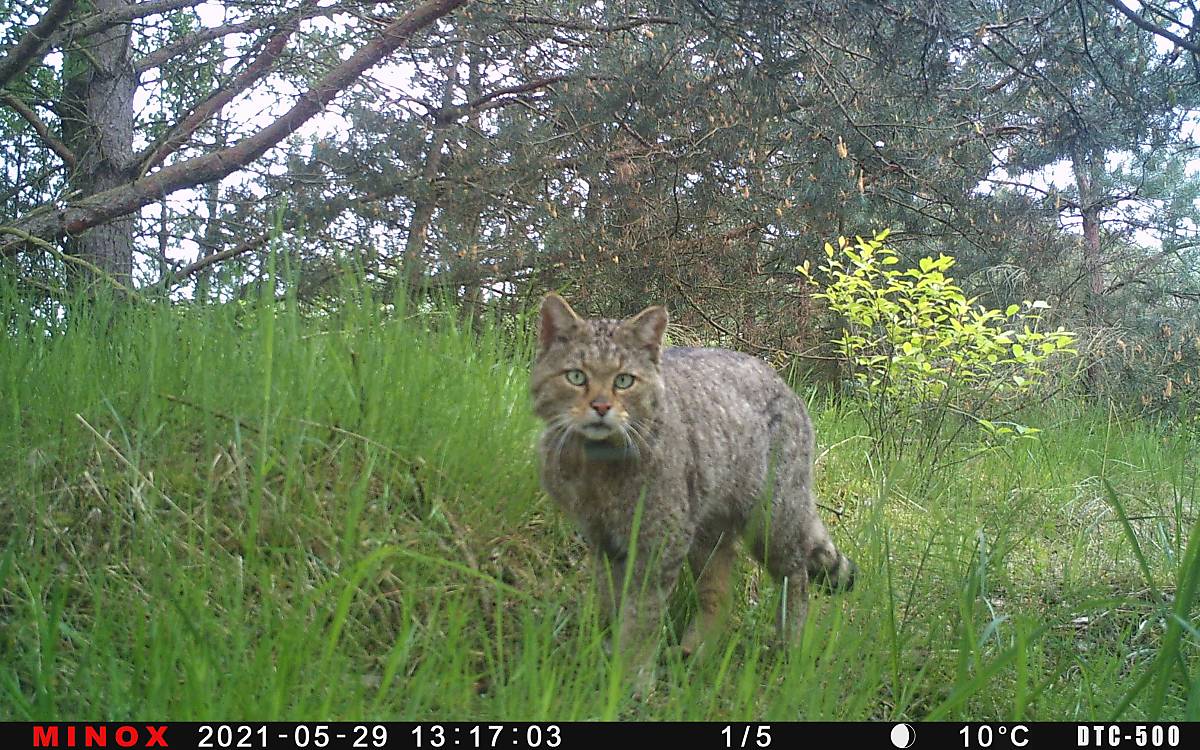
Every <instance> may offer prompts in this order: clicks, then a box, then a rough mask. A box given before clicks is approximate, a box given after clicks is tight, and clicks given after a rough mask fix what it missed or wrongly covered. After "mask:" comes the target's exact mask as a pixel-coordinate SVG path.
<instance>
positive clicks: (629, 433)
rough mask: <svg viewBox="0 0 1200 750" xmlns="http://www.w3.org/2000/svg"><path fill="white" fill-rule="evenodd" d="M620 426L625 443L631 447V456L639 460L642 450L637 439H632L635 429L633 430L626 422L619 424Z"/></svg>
mask: <svg viewBox="0 0 1200 750" xmlns="http://www.w3.org/2000/svg"><path fill="white" fill-rule="evenodd" d="M620 428H621V436H622V437H623V438H625V445H626V446H628V447H630V448H633V457H634V458H635V459H636V460H638V461H641V460H642V450H641V448H638V445H637V441H636V440H635V439H634V437H635V436H636V435H637V433H636V431H634V430H633V428H632V426H631V425H630V423H628V422H625V423H623V424H621V425H620Z"/></svg>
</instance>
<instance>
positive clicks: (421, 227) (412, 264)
mask: <svg viewBox="0 0 1200 750" xmlns="http://www.w3.org/2000/svg"><path fill="white" fill-rule="evenodd" d="M461 53H462V47H461V45H460V47H459V51H458V52H457V53H455V55H454V57H453V58H452V59H451V60H450V62H449V63H448V64H447V65H446V76H445V78H446V88H445V89H444V90H443V91H442V105H441V110H439V112H441V111H445V110H448V109H450V106H451V105H452V104H454V87H455V86H457V85H458V65H459V62H460V61H461V58H462V54H461ZM450 126H451V124H450V123H449V122H443V121H442V120H441V118H438V120H437V122H436V124H435V125H434V131H433V137H432V138H431V139H430V141H429V149H428V151H426V152H425V166H424V168H423V169H422V170H421V182H420V185H419V186H418V188H417V194H416V200H414V201H413V217H412V221H411V222H409V225H408V237H407V238H406V239H405V240H404V259H403V265H402V268H403V276H404V283H405V285H406V286H407V289H408V291H409V293H412V292H413V291H415V290H417V289H419V288H420V286H421V278H422V277H423V276H424V275H425V263H424V261H423V259H422V257H421V256H422V255H423V254H424V251H425V243H426V241H427V240H428V239H429V225H430V223H432V221H433V212H434V211H436V210H437V189H436V188H435V187H434V184H433V182H434V180H436V179H437V178H438V176H439V175H440V174H441V172H442V149H443V148H445V146H446V139H447V138H448V137H449V134H448V132H447V131H448V130H449V128H450Z"/></svg>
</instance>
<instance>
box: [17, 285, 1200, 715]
mask: <svg viewBox="0 0 1200 750" xmlns="http://www.w3.org/2000/svg"><path fill="white" fill-rule="evenodd" d="M367 309H369V308H367V307H348V308H346V309H344V310H342V311H340V312H338V313H336V314H334V315H331V316H329V317H328V318H326V319H324V320H322V321H319V322H312V321H303V320H301V319H300V318H299V316H297V315H296V314H294V313H293V312H292V311H289V310H287V309H283V310H279V311H277V312H276V311H269V312H268V311H259V310H255V309H253V308H242V309H241V310H233V309H227V310H216V311H205V312H204V313H202V314H201V313H194V312H184V311H181V310H156V309H145V310H138V311H134V312H132V313H126V314H125V315H123V316H121V317H118V318H111V319H105V320H98V321H90V322H84V323H81V324H80V325H77V326H76V327H75V328H73V329H72V330H71V331H70V332H69V333H67V334H65V335H59V336H56V337H54V338H53V339H51V338H46V337H44V336H43V335H42V334H41V332H40V331H39V330H38V327H37V326H36V325H35V324H28V325H27V324H26V322H22V323H19V324H18V325H21V326H24V327H25V329H26V331H27V333H28V335H25V336H21V337H10V338H6V339H0V477H3V478H4V481H3V482H2V483H0V535H2V536H0V719H34V718H42V719H45V718H51V717H55V718H60V719H61V718H67V717H70V718H78V719H116V718H121V717H130V716H142V717H167V718H174V719H202V718H209V719H216V718H224V719H229V718H248V719H266V718H275V719H313V718H318V717H320V718H346V719H351V718H359V717H373V718H395V719H435V718H436V719H493V718H506V719H544V720H545V719H552V720H568V719H593V718H602V719H611V718H663V719H667V718H670V719H723V720H724V719H731V720H732V719H740V720H753V719H768V720H774V721H779V720H787V719H801V718H803V719H866V718H877V719H899V718H911V719H921V718H928V717H934V718H974V719H1016V718H1021V719H1044V720H1048V719H1092V718H1109V717H1111V716H1113V715H1115V714H1116V713H1117V712H1118V711H1123V713H1122V716H1123V717H1124V718H1129V719H1132V718H1138V717H1143V716H1152V715H1154V714H1155V713H1156V712H1157V711H1160V710H1161V712H1162V716H1163V717H1164V718H1176V719H1178V718H1184V717H1188V718H1192V719H1196V718H1200V683H1197V679H1198V677H1200V658H1198V656H1197V653H1198V649H1197V641H1198V640H1200V639H1198V634H1197V633H1196V631H1195V627H1196V621H1197V615H1198V608H1197V606H1196V605H1195V602H1194V600H1193V601H1190V602H1187V603H1181V604H1178V605H1173V604H1172V602H1173V601H1174V598H1175V594H1176V592H1177V590H1178V589H1179V588H1180V587H1181V579H1180V576H1181V575H1182V574H1183V572H1186V571H1190V573H1188V575H1191V576H1192V579H1193V580H1195V578H1196V577H1197V576H1198V572H1197V567H1198V565H1200V555H1197V554H1196V551H1195V545H1196V542H1195V541H1193V550H1192V552H1191V556H1190V558H1187V556H1186V555H1185V548H1186V546H1187V542H1188V538H1189V535H1190V529H1189V527H1192V526H1194V524H1195V522H1196V521H1195V519H1196V515H1197V506H1196V499H1197V497H1198V493H1197V489H1196V482H1197V458H1196V452H1195V448H1196V446H1195V445H1194V444H1189V443H1188V442H1187V441H1186V440H1185V439H1183V438H1181V437H1178V436H1175V435H1170V434H1160V433H1158V432H1155V431H1154V430H1153V429H1152V428H1150V427H1148V426H1144V425H1133V424H1126V423H1119V422H1116V421H1113V420H1110V419H1108V418H1107V417H1106V415H1104V414H1097V413H1092V412H1088V411H1078V412H1075V411H1071V410H1069V409H1067V408H1065V407H1063V408H1060V409H1059V410H1058V411H1056V412H1054V413H1049V414H1043V415H1041V423H1040V424H1039V426H1041V427H1043V428H1044V430H1045V432H1044V433H1043V434H1042V439H1041V441H1040V442H1038V443H1028V444H1025V445H1023V446H1021V447H1020V448H1019V449H1016V450H1012V451H1008V452H1006V453H1003V454H1000V453H997V454H992V455H989V456H987V457H985V458H981V459H978V460H975V461H973V462H970V463H965V464H962V465H960V466H959V467H958V473H957V474H956V475H951V476H948V477H947V478H946V481H944V482H942V483H941V484H940V485H939V486H938V487H937V488H935V489H933V490H926V491H923V492H920V493H917V492H913V491H911V490H909V489H906V488H907V487H911V486H913V484H912V483H911V482H909V481H908V480H907V479H906V476H905V472H904V471H903V470H902V468H901V467H888V466H873V465H871V464H870V463H869V462H868V461H867V460H866V459H865V458H864V452H863V443H862V440H861V439H857V438H855V437H854V436H855V435H856V434H858V432H859V428H858V426H857V423H856V420H855V419H854V418H853V417H852V416H850V415H849V414H848V413H840V412H839V411H838V410H836V409H833V408H827V409H824V410H818V411H819V413H818V414H817V415H816V417H817V427H818V440H819V443H820V444H821V447H822V448H825V447H829V446H833V447H832V448H831V449H830V450H829V452H828V453H827V454H826V455H825V456H824V457H823V459H822V461H821V465H820V468H819V472H818V487H819V491H820V492H821V495H822V502H823V503H824V504H825V505H827V506H831V507H835V508H841V509H844V512H843V514H842V515H841V517H840V518H837V519H835V518H834V517H833V516H832V514H827V515H828V516H829V517H830V520H831V521H836V523H834V534H835V536H836V537H837V539H838V540H839V542H840V543H841V544H842V545H843V546H844V547H845V548H846V549H848V550H849V551H850V552H851V554H852V555H853V556H855V557H856V558H857V560H858V562H859V564H860V565H861V567H862V569H863V575H862V576H861V579H860V580H861V585H860V586H859V588H858V589H857V590H856V591H855V592H853V593H852V594H850V595H847V596H841V597H836V598H829V597H818V598H816V599H815V603H814V606H813V608H812V614H811V616H810V628H809V632H808V633H807V641H806V644H805V646H804V647H803V648H802V649H800V650H799V651H797V652H794V653H792V654H790V655H789V656H787V657H786V658H785V656H784V655H783V654H781V653H780V652H779V651H778V650H777V649H774V648H772V647H771V643H770V638H769V635H770V633H771V628H770V623H771V617H770V611H771V606H772V605H773V602H774V599H773V597H775V596H776V594H777V590H776V588H775V587H774V586H773V585H771V584H770V582H769V581H766V580H763V579H760V577H759V575H758V573H757V571H756V570H754V569H753V566H752V565H750V564H747V563H745V562H743V563H742V564H741V565H740V567H739V575H740V581H741V584H742V586H741V590H740V592H739V594H738V598H739V600H740V601H742V602H744V603H745V604H744V606H742V607H740V609H739V611H738V613H737V615H736V617H735V619H734V623H733V627H732V628H731V631H730V633H729V635H728V636H727V637H726V638H724V639H723V640H722V641H720V642H719V643H718V644H717V647H716V648H715V649H713V650H712V652H711V653H709V654H708V655H707V658H705V659H703V660H694V661H692V662H685V661H682V660H681V659H680V658H679V656H678V650H677V649H670V650H668V651H667V652H666V653H665V654H664V656H663V657H662V660H661V663H662V676H661V679H660V684H659V689H658V691H657V692H656V694H654V695H653V696H652V697H651V698H649V699H648V700H646V701H644V702H638V701H636V700H634V699H632V698H631V697H630V696H629V695H628V694H627V693H626V691H625V690H624V689H623V688H622V682H621V680H620V675H619V674H618V673H617V671H616V670H614V669H611V668H610V665H609V662H608V657H607V656H606V652H605V650H604V646H603V636H602V634H601V633H599V631H598V628H597V627H596V617H595V610H594V601H593V599H592V598H591V597H590V596H588V595H587V594H586V592H587V591H588V575H587V573H588V571H587V564H586V556H585V555H584V550H583V549H582V547H581V546H580V544H579V542H578V541H577V540H576V539H575V537H574V536H573V534H572V532H571V530H570V528H569V527H568V525H567V524H566V522H565V521H564V520H563V519H562V518H561V517H560V515H559V514H558V513H556V512H555V509H554V508H553V507H552V506H551V505H550V503H549V502H548V501H547V500H546V498H545V497H544V496H543V495H541V494H540V492H539V491H538V488H537V482H536V478H535V467H534V464H533V451H532V444H533V440H534V436H535V435H536V431H537V425H536V424H535V422H534V420H533V419H532V418H531V417H530V416H529V415H528V407H527V397H526V394H525V389H526V379H525V378H526V364H525V363H526V362H527V359H528V352H527V350H526V349H525V348H524V345H515V344H513V343H512V339H513V338H514V337H512V336H509V337H507V338H506V337H505V336H504V335H502V334H501V333H499V332H497V331H495V330H492V331H488V332H485V333H484V334H482V335H481V336H478V337H472V336H470V335H468V334H464V333H463V332H461V331H460V330H459V329H458V328H457V327H456V326H455V325H454V324H453V321H452V320H451V319H450V318H448V317H446V316H439V315H431V316H423V317H420V318H419V319H414V318H410V319H408V320H403V319H400V318H402V316H392V317H391V318H384V317H383V316H381V315H379V314H375V313H368V312H365V310H367ZM1106 481H1107V482H1108V483H1109V484H1111V487H1112V488H1113V492H1114V495H1115V497H1116V498H1117V499H1118V500H1119V501H1120V503H1121V507H1122V508H1123V511H1124V512H1125V513H1126V514H1127V515H1128V516H1129V517H1130V518H1132V519H1133V520H1131V521H1130V522H1129V530H1130V531H1132V532H1133V534H1134V537H1135V538H1136V539H1137V542H1138V546H1137V549H1136V550H1135V547H1134V546H1133V545H1132V544H1131V543H1130V537H1129V536H1128V533H1127V530H1126V527H1125V525H1124V524H1123V523H1122V522H1121V520H1120V517H1119V514H1118V513H1117V512H1116V509H1115V506H1114V504H1113V503H1112V501H1111V499H1110V497H1109V495H1108V489H1107V487H1106V485H1105V482H1106ZM1139 554H1140V555H1141V557H1142V560H1143V562H1144V564H1142V563H1140V562H1139V560H1138V557H1139ZM1185 558H1186V559H1185ZM1147 574H1148V575H1149V580H1147ZM1160 602H1163V603H1160ZM1172 606H1175V607H1176V609H1177V610H1178V611H1179V612H1180V613H1182V615H1183V617H1182V618H1180V617H1173V616H1171V615H1169V614H1168V610H1169V608H1170V607H1172ZM686 608H687V602H686V598H681V601H680V602H679V604H678V606H677V607H676V618H675V622H674V623H673V624H674V625H675V626H676V628H678V625H679V621H680V615H681V613H682V612H683V611H684V610H686ZM1164 643H1166V644H1167V649H1166V650H1165V652H1164V649H1163V644H1164ZM1185 670H1186V673H1187V675H1188V677H1187V678H1186V679H1184V678H1183V677H1182V675H1183V673H1184V671H1185ZM1143 678H1144V679H1143ZM1189 681H1191V684H1190V685H1189V684H1188V682H1189ZM1139 686H1140V689H1139V690H1137V692H1136V694H1134V695H1133V697H1132V702H1131V705H1130V706H1129V707H1128V708H1127V709H1126V708H1124V707H1123V703H1124V700H1123V699H1124V698H1125V697H1126V696H1127V695H1129V694H1130V693H1131V691H1132V690H1133V689H1134V688H1135V687H1139Z"/></svg>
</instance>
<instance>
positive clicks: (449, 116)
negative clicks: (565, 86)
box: [433, 75, 571, 125]
mask: <svg viewBox="0 0 1200 750" xmlns="http://www.w3.org/2000/svg"><path fill="white" fill-rule="evenodd" d="M570 77H571V76H567V75H559V76H550V77H548V78H538V79H537V80H534V81H529V82H528V83H522V84H519V85H516V86H506V87H504V88H501V89H496V90H495V91H493V92H491V93H489V94H486V95H484V96H481V97H479V98H477V99H474V100H472V101H470V102H467V103H466V104H463V105H461V106H457V107H445V108H442V109H438V110H435V111H434V113H433V115H434V121H435V123H436V124H438V125H446V124H449V123H451V122H454V121H455V120H458V119H460V118H463V117H466V116H467V115H469V114H472V113H474V112H478V111H481V110H485V109H492V108H494V107H499V106H503V105H504V104H511V103H512V102H514V101H517V100H518V99H520V94H527V93H529V92H531V91H537V90H538V89H543V88H545V87H547V86H551V85H553V84H555V83H558V82H560V81H565V80H568V79H569V78H570ZM502 97H508V98H502Z"/></svg>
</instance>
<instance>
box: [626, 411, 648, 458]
mask: <svg viewBox="0 0 1200 750" xmlns="http://www.w3.org/2000/svg"><path fill="white" fill-rule="evenodd" d="M626 425H628V427H629V429H630V430H631V431H632V435H633V437H634V438H636V439H638V440H641V441H642V445H644V446H645V447H646V452H647V453H649V452H651V451H652V448H651V447H650V439H649V437H647V435H646V431H647V430H649V426H648V425H647V424H646V423H645V422H643V421H642V420H640V419H635V418H633V417H630V418H629V421H628V422H626ZM627 434H628V433H627ZM634 447H635V449H636V447H637V446H634ZM638 453H639V454H640V453H641V451H638Z"/></svg>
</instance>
